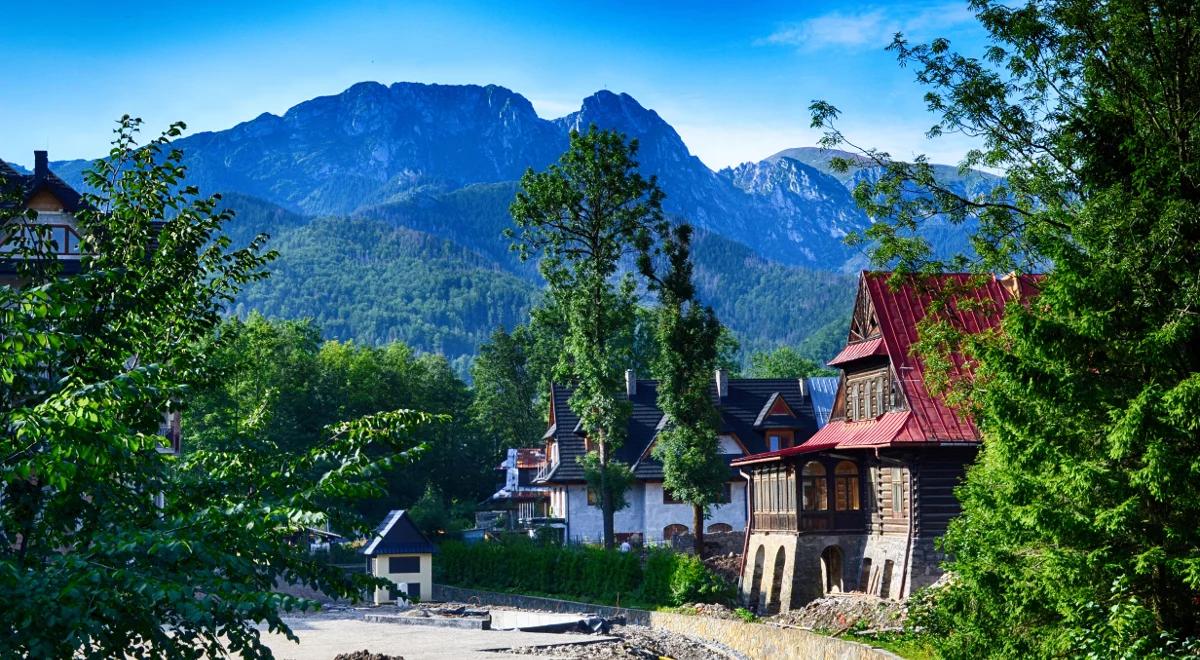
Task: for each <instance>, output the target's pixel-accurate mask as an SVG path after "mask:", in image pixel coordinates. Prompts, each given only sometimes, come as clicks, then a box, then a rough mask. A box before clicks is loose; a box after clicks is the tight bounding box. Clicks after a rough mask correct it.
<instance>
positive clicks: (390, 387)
mask: <svg viewBox="0 0 1200 660" xmlns="http://www.w3.org/2000/svg"><path fill="white" fill-rule="evenodd" d="M323 334H324V333H323V332H322V328H321V327H320V326H319V325H318V324H317V323H315V322H313V321H311V320H304V321H282V320H274V321H268V320H267V319H265V318H263V317H262V316H260V315H259V314H257V313H252V314H250V316H249V317H248V318H247V319H246V320H245V321H243V320H240V319H236V318H234V319H229V320H227V321H225V322H224V323H223V324H222V325H221V326H220V327H219V328H218V329H217V333H216V335H215V336H214V337H213V339H212V341H211V344H210V347H209V349H208V352H209V355H210V356H211V360H212V363H213V365H214V368H215V372H214V373H215V377H214V378H212V379H211V380H210V381H209V382H207V383H206V384H205V385H204V386H203V387H200V388H198V390H197V392H196V395H195V396H194V397H193V398H192V400H191V405H190V406H189V407H188V409H187V414H186V418H185V420H184V424H185V425H186V428H187V434H188V445H189V447H190V448H192V449H196V450H204V449H206V448H209V447H213V446H219V445H220V443H221V442H223V441H224V440H225V439H227V438H236V437H240V436H242V435H244V434H246V433H248V432H253V433H254V434H255V436H256V438H258V439H260V440H261V441H263V442H265V443H267V444H268V445H270V446H273V447H275V448H277V450H278V451H279V452H282V453H284V454H288V455H294V454H295V455H298V454H301V453H303V452H306V451H310V450H312V449H313V448H315V447H317V446H318V445H319V444H320V443H322V442H324V441H325V438H326V437H327V436H326V433H325V431H324V429H325V428H326V427H327V426H330V425H333V424H336V423H338V422H341V421H343V420H348V419H354V418H358V417H362V416H364V415H370V414H374V413H378V412H381V411H387V410H395V409H397V408H407V409H413V410H422V411H425V412H429V413H435V414H444V415H448V416H449V420H448V421H447V422H446V423H443V424H437V425H432V426H429V427H428V428H426V429H425V430H424V432H423V434H422V435H421V437H420V438H419V439H420V440H421V441H422V442H425V443H427V448H426V450H425V451H424V453H423V454H421V456H420V457H419V458H418V459H417V460H416V461H415V462H413V463H408V464H400V465H397V466H395V467H393V468H392V470H391V471H390V472H389V473H388V474H387V476H386V483H387V486H386V488H387V495H386V496H385V497H383V498H373V499H368V500H365V501H363V502H362V503H360V504H359V509H358V510H359V512H360V513H362V514H363V515H364V516H365V517H366V518H367V519H368V520H375V519H378V518H379V517H380V516H382V515H383V514H384V513H385V512H386V511H388V510H389V509H394V508H396V506H397V505H402V506H406V507H407V506H411V505H412V504H413V503H415V502H416V501H417V500H418V499H419V498H420V497H421V496H422V495H423V494H424V493H425V492H426V490H427V489H429V488H430V486H431V485H432V486H433V487H434V488H433V491H434V493H435V494H436V496H437V498H438V502H437V504H438V505H439V506H444V505H447V504H450V503H453V502H468V503H471V504H474V503H475V502H477V501H478V500H480V499H482V498H484V497H486V496H487V494H489V493H490V492H491V490H490V489H492V488H493V487H494V486H495V485H496V476H495V474H496V473H495V471H494V470H493V468H494V467H495V466H496V465H497V464H498V463H499V456H498V455H497V454H498V450H497V448H496V446H495V445H494V442H493V440H492V439H491V438H490V437H489V436H488V435H487V434H485V433H484V432H483V431H482V430H481V427H479V426H477V425H474V424H473V423H472V422H471V420H470V418H468V416H467V415H466V414H465V411H466V410H467V408H468V406H469V405H470V403H471V398H472V395H471V392H470V391H469V390H468V388H467V385H466V384H465V383H464V382H463V381H462V379H461V378H459V377H458V375H457V374H456V373H455V372H454V370H453V369H452V368H451V366H450V364H449V363H448V362H447V361H446V359H445V358H443V357H441V356H437V355H432V354H428V353H426V354H420V355H418V354H417V353H416V352H415V351H413V350H412V349H411V348H409V347H408V346H407V345H405V344H404V343H402V342H399V341H393V342H388V343H386V344H382V345H379V346H371V345H363V344H357V343H353V342H341V341H336V340H323V339H322V335H323Z"/></svg>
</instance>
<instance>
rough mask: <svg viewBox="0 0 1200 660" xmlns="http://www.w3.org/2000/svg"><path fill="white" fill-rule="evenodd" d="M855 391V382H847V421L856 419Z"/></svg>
mask: <svg viewBox="0 0 1200 660" xmlns="http://www.w3.org/2000/svg"><path fill="white" fill-rule="evenodd" d="M854 391H855V387H854V384H853V383H847V384H846V421H847V422H853V421H854Z"/></svg>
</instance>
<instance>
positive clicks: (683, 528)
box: [663, 523, 688, 541]
mask: <svg viewBox="0 0 1200 660" xmlns="http://www.w3.org/2000/svg"><path fill="white" fill-rule="evenodd" d="M687 533H688V528H687V525H680V524H679V523H671V524H670V525H667V526H666V527H663V540H664V541H670V540H671V539H673V538H675V537H676V536H678V535H680V534H687Z"/></svg>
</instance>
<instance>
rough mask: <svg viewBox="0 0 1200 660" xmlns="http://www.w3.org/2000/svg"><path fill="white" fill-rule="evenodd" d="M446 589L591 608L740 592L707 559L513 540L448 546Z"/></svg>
mask: <svg viewBox="0 0 1200 660" xmlns="http://www.w3.org/2000/svg"><path fill="white" fill-rule="evenodd" d="M433 566H434V577H435V579H436V580H438V581H439V582H441V583H443V584H449V585H454V586H459V587H476V588H480V589H490V590H493V591H509V592H518V593H521V592H524V593H538V594H550V595H554V596H563V597H568V598H581V599H584V600H591V601H603V602H610V603H611V602H616V601H617V600H618V599H620V600H621V601H622V602H624V603H634V602H636V603H640V604H644V605H648V606H678V605H683V604H685V603H696V602H703V603H729V602H731V601H732V600H733V598H734V596H735V588H734V586H733V585H731V584H729V582H727V581H726V580H725V579H723V578H722V577H721V576H719V575H717V574H715V573H713V572H712V571H711V570H709V569H708V567H707V566H705V565H704V564H703V563H702V562H701V561H700V560H699V559H697V558H695V557H693V556H691V555H683V554H676V553H674V552H672V551H670V550H667V549H664V548H652V549H650V550H648V551H647V552H646V553H645V556H644V558H643V557H642V556H641V555H639V554H638V553H634V552H618V551H616V550H604V549H602V548H598V547H593V546H560V545H554V544H549V543H536V542H534V541H530V540H527V539H521V538H512V539H506V540H503V541H493V542H486V543H475V544H466V543H462V542H458V541H451V542H447V543H443V544H442V545H441V546H440V548H439V553H438V555H437V557H436V559H435V560H434V562H433Z"/></svg>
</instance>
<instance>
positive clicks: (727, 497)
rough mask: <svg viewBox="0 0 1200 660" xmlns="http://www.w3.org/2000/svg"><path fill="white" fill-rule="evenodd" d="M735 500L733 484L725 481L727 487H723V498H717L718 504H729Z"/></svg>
mask: <svg viewBox="0 0 1200 660" xmlns="http://www.w3.org/2000/svg"><path fill="white" fill-rule="evenodd" d="M732 501H733V484H731V483H729V482H728V481H726V482H725V487H724V488H722V489H721V499H719V500H717V504H729V503H730V502H732Z"/></svg>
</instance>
